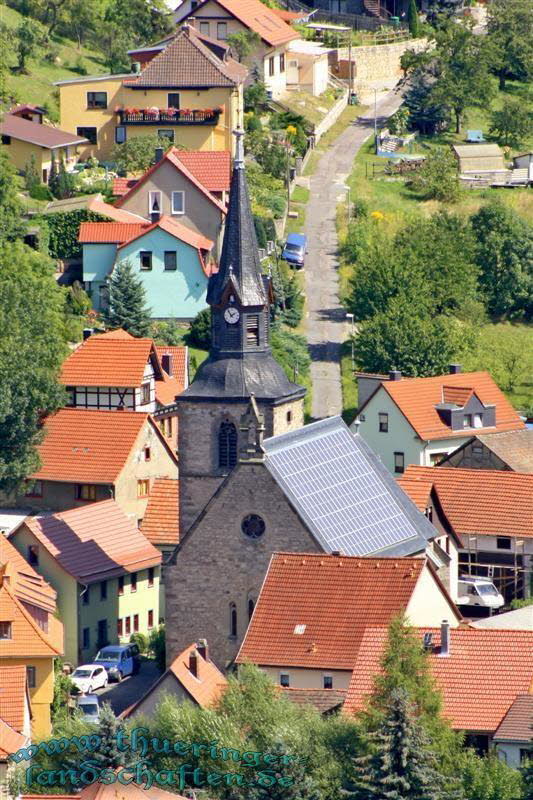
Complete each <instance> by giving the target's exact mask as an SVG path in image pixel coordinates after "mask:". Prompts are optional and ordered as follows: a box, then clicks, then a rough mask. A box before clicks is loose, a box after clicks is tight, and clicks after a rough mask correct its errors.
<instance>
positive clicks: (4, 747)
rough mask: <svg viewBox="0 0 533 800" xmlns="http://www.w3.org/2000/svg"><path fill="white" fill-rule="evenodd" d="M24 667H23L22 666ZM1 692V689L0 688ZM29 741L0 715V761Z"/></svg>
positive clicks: (0, 670) (0, 673)
mask: <svg viewBox="0 0 533 800" xmlns="http://www.w3.org/2000/svg"><path fill="white" fill-rule="evenodd" d="M23 669H25V667H23ZM2 672H3V670H2V667H0V683H1V681H2ZM0 692H1V690H0ZM28 743H29V737H26V736H24V734H22V733H19V732H18V731H16V730H15V729H14V728H12V727H11V725H8V724H7V722H5V721H4V720H3V719H2V717H0V762H1V761H7V758H8V756H10V755H11V754H12V753H16V752H17V750H20V748H21V747H25V746H26V745H27V744H28Z"/></svg>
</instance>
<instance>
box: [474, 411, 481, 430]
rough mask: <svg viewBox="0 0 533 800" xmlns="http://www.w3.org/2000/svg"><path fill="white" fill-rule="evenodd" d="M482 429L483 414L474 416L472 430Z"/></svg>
mask: <svg viewBox="0 0 533 800" xmlns="http://www.w3.org/2000/svg"><path fill="white" fill-rule="evenodd" d="M482 427H483V414H474V428H482Z"/></svg>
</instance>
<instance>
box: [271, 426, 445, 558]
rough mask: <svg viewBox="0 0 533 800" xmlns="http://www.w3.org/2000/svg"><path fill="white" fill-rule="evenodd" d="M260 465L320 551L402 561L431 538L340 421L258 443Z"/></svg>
mask: <svg viewBox="0 0 533 800" xmlns="http://www.w3.org/2000/svg"><path fill="white" fill-rule="evenodd" d="M263 447H264V450H265V453H266V458H265V463H266V466H267V469H268V470H269V472H270V473H271V475H272V477H273V478H274V479H275V481H276V482H277V483H278V485H279V486H280V487H281V489H282V490H283V492H284V493H285V495H286V496H287V498H288V499H289V500H290V502H291V504H292V505H293V507H294V508H295V509H296V511H297V512H298V513H299V515H300V517H301V518H302V519H303V520H304V522H305V524H306V525H307V527H308V528H309V530H310V531H311V533H312V534H314V536H315V537H316V539H317V540H318V542H319V543H320V544H321V545H322V547H323V548H324V550H325V551H326V552H330V553H331V552H334V551H336V550H338V551H339V552H340V553H342V554H343V555H350V556H368V555H377V554H380V555H384V556H389V555H390V556H409V555H414V554H415V553H420V552H423V551H424V550H425V549H426V546H427V543H428V541H430V540H431V539H433V538H434V537H435V536H436V535H437V534H436V531H435V529H434V528H433V526H432V525H431V524H430V522H429V521H428V520H427V519H426V517H425V516H424V515H423V514H421V513H420V511H418V509H417V508H416V506H415V505H414V503H412V502H411V500H410V499H409V498H408V497H407V496H406V495H405V493H404V492H403V491H402V490H401V489H400V487H399V486H397V484H396V481H395V480H394V478H393V476H392V475H391V474H390V472H389V471H388V470H387V469H386V468H385V467H384V466H383V464H382V463H381V461H380V460H379V459H378V457H377V456H376V455H375V453H374V452H373V450H371V449H370V447H369V446H368V445H367V444H366V442H365V441H364V440H363V439H362V438H361V436H359V435H358V434H355V435H354V434H352V433H351V432H350V430H349V428H348V427H347V426H346V425H345V424H344V422H343V421H342V419H341V417H331V418H329V419H325V420H321V421H319V422H314V423H312V424H311V425H305V426H304V427H303V428H300V429H299V430H297V431H293V432H291V433H285V434H282V435H280V436H274V437H272V438H270V439H266V440H265V441H264V443H263Z"/></svg>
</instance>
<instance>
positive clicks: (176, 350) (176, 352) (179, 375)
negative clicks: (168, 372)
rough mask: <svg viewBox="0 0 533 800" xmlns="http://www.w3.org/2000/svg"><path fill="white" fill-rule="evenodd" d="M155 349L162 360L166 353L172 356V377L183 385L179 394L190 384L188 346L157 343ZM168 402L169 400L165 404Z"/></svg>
mask: <svg viewBox="0 0 533 800" xmlns="http://www.w3.org/2000/svg"><path fill="white" fill-rule="evenodd" d="M155 349H156V353H157V355H158V356H159V360H160V361H161V362H162V357H163V356H164V355H170V356H172V377H173V378H175V379H176V381H177V383H178V385H179V386H180V387H181V388H180V389H179V391H178V394H180V393H181V392H183V390H184V389H186V388H187V386H188V385H189V377H188V363H187V361H188V348H187V347H186V346H184V345H166V344H156V346H155ZM167 404H168V401H167V403H165V405H167Z"/></svg>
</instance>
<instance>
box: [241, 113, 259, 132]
mask: <svg viewBox="0 0 533 800" xmlns="http://www.w3.org/2000/svg"><path fill="white" fill-rule="evenodd" d="M262 127H263V126H262V125H261V120H260V119H259V117H256V115H255V114H254V113H253V111H251V112H250V113H249V114H245V116H244V130H245V131H246V132H247V133H251V132H252V131H260V130H261V129H262Z"/></svg>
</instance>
